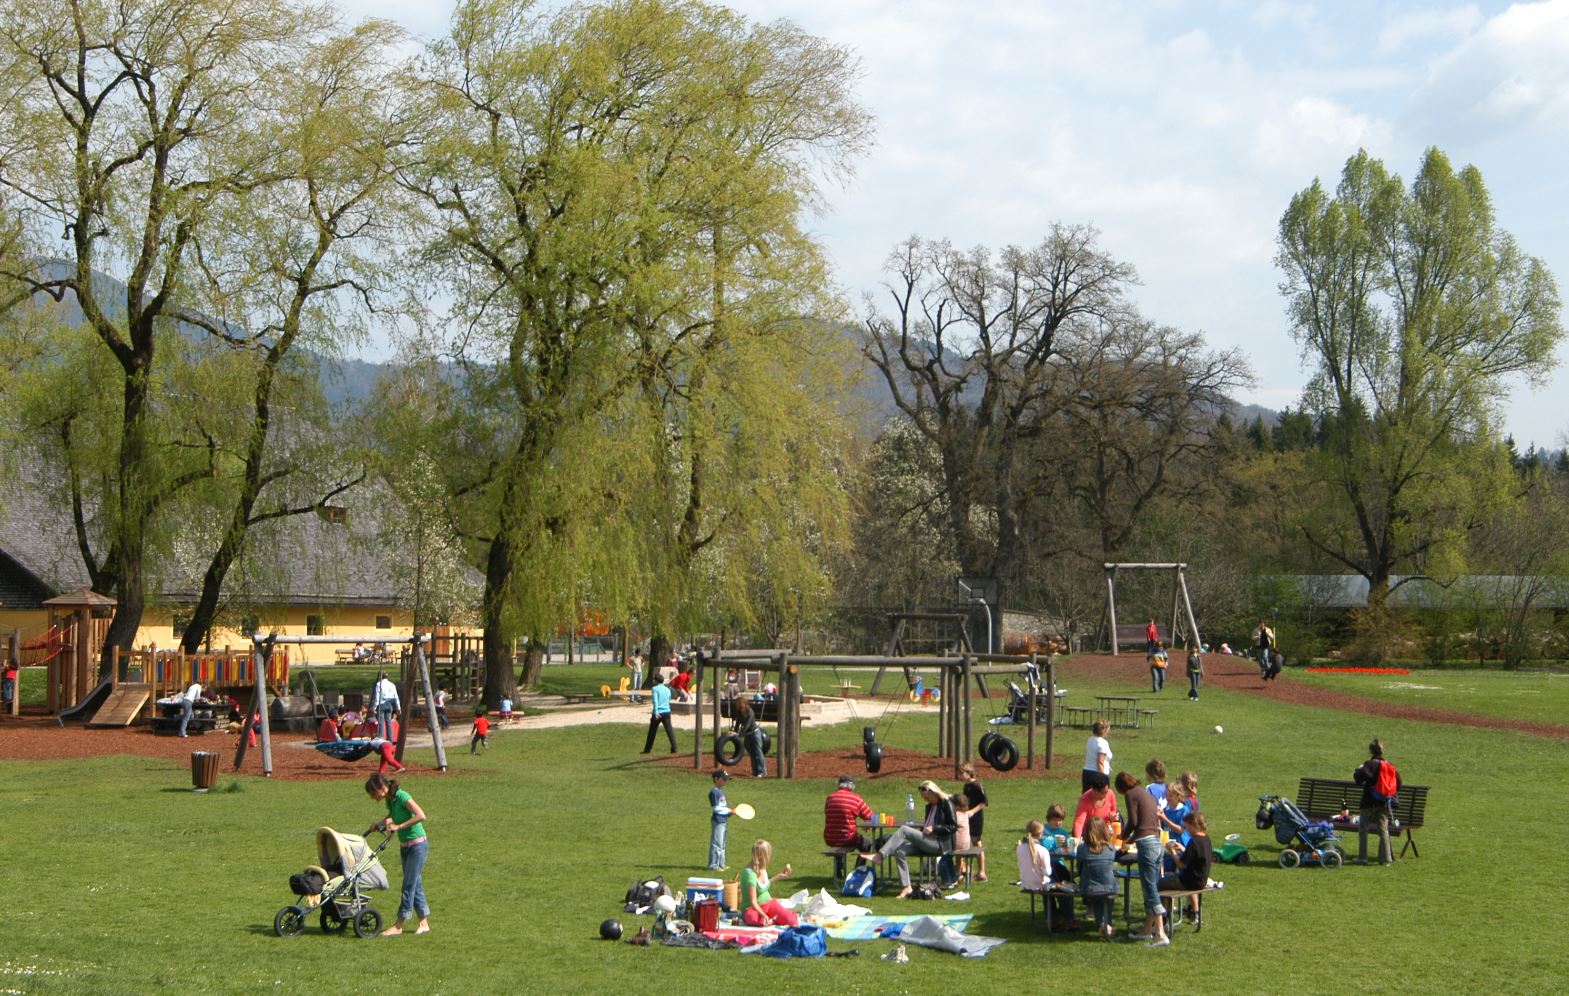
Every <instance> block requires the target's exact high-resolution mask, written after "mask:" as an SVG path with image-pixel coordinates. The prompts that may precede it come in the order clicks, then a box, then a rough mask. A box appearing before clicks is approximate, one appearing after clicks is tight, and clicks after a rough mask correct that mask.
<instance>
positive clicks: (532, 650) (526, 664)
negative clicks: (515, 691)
mask: <svg viewBox="0 0 1569 996" xmlns="http://www.w3.org/2000/svg"><path fill="white" fill-rule="evenodd" d="M544 669H545V641H544V640H543V639H538V638H535V637H530V638H529V641H528V651H527V652H526V653H525V654H524V655H523V672H522V673H521V674H520V675H519V676H518V685H519V687H522V688H538V687H539V679H540V675H541V673H542V672H543V671H544Z"/></svg>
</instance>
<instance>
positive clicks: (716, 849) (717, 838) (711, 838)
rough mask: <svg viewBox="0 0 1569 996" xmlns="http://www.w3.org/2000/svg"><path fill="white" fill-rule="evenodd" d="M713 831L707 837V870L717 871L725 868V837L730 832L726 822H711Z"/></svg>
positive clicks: (728, 823) (728, 824)
mask: <svg viewBox="0 0 1569 996" xmlns="http://www.w3.org/2000/svg"><path fill="white" fill-rule="evenodd" d="M712 823H713V827H714V829H713V830H712V831H711V832H710V833H709V835H708V870H709V871H718V870H719V869H721V868H723V867H724V866H725V837H726V836H727V835H728V834H729V832H730V822H729V821H728V820H714V821H712Z"/></svg>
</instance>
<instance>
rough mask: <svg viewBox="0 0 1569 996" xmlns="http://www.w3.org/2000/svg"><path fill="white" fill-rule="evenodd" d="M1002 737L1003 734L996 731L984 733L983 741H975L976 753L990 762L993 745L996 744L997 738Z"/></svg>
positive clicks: (982, 735)
mask: <svg viewBox="0 0 1569 996" xmlns="http://www.w3.org/2000/svg"><path fill="white" fill-rule="evenodd" d="M1000 736H1002V734H1000V733H998V732H997V731H996V730H987V731H986V732H985V733H982V734H981V739H979V740H977V741H975V753H977V754H979V755H981V757H984V758H986V759H987V760H988V761H990V760H991V756H992V744H994V743H996V742H997V738H998V737H1000Z"/></svg>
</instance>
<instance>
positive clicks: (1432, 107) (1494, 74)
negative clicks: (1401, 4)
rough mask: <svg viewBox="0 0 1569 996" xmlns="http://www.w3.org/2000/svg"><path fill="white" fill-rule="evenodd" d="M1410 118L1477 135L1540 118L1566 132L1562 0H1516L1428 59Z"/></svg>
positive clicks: (1565, 0) (1567, 4)
mask: <svg viewBox="0 0 1569 996" xmlns="http://www.w3.org/2000/svg"><path fill="white" fill-rule="evenodd" d="M1410 120H1411V123H1412V126H1413V127H1414V128H1417V129H1425V130H1437V129H1438V128H1439V127H1441V126H1442V125H1443V124H1445V123H1449V122H1453V123H1454V124H1455V125H1458V126H1459V131H1460V133H1461V134H1462V135H1464V136H1467V137H1470V138H1474V139H1480V138H1486V137H1488V136H1492V135H1496V134H1499V133H1501V132H1506V131H1511V130H1517V129H1520V128H1530V127H1535V126H1545V127H1548V128H1552V129H1554V130H1559V131H1565V132H1569V0H1548V2H1544V3H1534V4H1516V5H1514V6H1512V7H1510V8H1509V9H1507V10H1505V11H1504V12H1503V13H1501V14H1499V15H1498V16H1496V17H1494V18H1492V19H1490V20H1488V21H1487V22H1486V23H1485V24H1484V25H1483V26H1482V27H1481V28H1479V29H1478V30H1477V31H1475V32H1474V33H1473V34H1471V35H1470V36H1469V37H1468V38H1467V39H1466V40H1465V41H1464V42H1462V43H1461V44H1460V45H1458V46H1457V47H1455V48H1454V49H1453V50H1451V51H1449V52H1448V53H1446V54H1444V55H1443V56H1442V57H1440V58H1438V59H1437V60H1435V61H1434V63H1433V64H1432V66H1431V69H1430V74H1429V78H1428V80H1427V82H1426V84H1425V85H1424V86H1423V87H1422V88H1421V89H1420V90H1418V91H1417V93H1416V94H1414V95H1413V98H1412V101H1411V108H1410Z"/></svg>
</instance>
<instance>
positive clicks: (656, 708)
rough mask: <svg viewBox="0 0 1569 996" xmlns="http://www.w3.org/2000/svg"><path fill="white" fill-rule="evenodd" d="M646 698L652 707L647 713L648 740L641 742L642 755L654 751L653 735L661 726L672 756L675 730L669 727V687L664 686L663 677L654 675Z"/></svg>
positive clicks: (674, 744) (674, 746) (674, 745)
mask: <svg viewBox="0 0 1569 996" xmlns="http://www.w3.org/2000/svg"><path fill="white" fill-rule="evenodd" d="M648 698H649V700H650V701H651V702H652V703H653V705H652V707H651V708H650V710H649V713H648V739H647V740H645V741H643V753H645V754H647V753H648V752H649V751H651V750H653V749H654V734H655V733H658V732H659V728H660V727H661V726H663V727H664V728H665V736H667V737H669V738H670V753H672V754H674V753H675V752H676V729H675V727H674V726H672V725H670V686H669V685H666V684H665V677H664V675H662V674H655V675H654V684H653V687H651V688H650V689H649V691H648Z"/></svg>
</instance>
